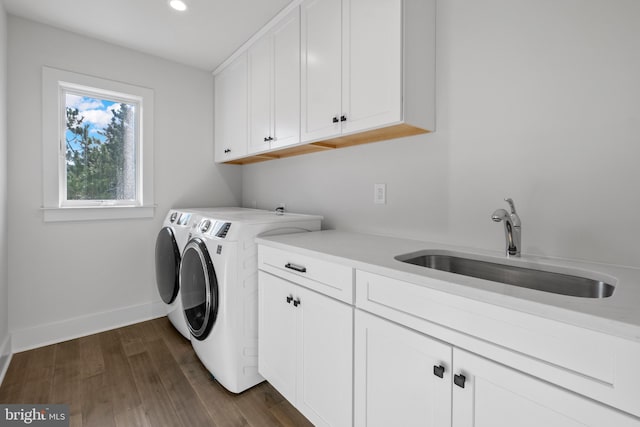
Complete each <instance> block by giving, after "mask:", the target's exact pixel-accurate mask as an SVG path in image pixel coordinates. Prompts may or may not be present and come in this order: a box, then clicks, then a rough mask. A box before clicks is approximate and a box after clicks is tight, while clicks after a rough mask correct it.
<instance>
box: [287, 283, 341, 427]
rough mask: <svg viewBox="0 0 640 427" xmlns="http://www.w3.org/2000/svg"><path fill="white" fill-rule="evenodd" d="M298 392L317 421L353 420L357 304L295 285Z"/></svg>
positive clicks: (329, 423)
mask: <svg viewBox="0 0 640 427" xmlns="http://www.w3.org/2000/svg"><path fill="white" fill-rule="evenodd" d="M294 293H295V294H296V296H297V297H298V298H299V301H300V305H299V306H298V307H297V308H298V316H299V317H298V322H299V323H298V342H299V352H300V354H299V359H298V360H299V363H300V364H299V368H298V396H297V401H296V407H297V408H298V409H299V410H300V412H302V414H304V415H305V416H306V417H307V418H309V420H310V421H311V422H312V423H313V424H314V425H316V426H336V427H337V426H351V423H352V410H353V409H352V408H353V400H352V399H353V307H352V306H350V305H347V304H344V303H342V302H339V301H336V300H334V299H332V298H329V297H326V296H324V295H321V294H318V293H315V292H313V291H310V290H307V289H305V288H302V287H299V286H296V287H295V291H294Z"/></svg>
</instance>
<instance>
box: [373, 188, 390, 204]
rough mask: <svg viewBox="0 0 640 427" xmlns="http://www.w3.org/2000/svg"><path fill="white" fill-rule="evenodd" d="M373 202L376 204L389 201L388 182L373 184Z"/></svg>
mask: <svg viewBox="0 0 640 427" xmlns="http://www.w3.org/2000/svg"><path fill="white" fill-rule="evenodd" d="M373 203H375V204H376V205H384V204H385V203H387V184H373Z"/></svg>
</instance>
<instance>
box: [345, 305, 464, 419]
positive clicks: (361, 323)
mask: <svg viewBox="0 0 640 427" xmlns="http://www.w3.org/2000/svg"><path fill="white" fill-rule="evenodd" d="M451 350H452V349H451V346H449V345H447V344H443V343H441V342H440V341H436V340H434V339H431V338H428V337H426V336H425V335H422V334H419V333H417V332H414V331H412V330H410V329H407V328H405V327H402V326H399V325H397V324H395V323H392V322H389V321H388V320H384V319H381V318H379V317H376V316H373V315H371V314H369V313H366V312H363V311H360V310H356V316H355V363H354V365H355V368H354V371H355V372H354V374H355V376H354V378H355V381H354V382H355V385H354V388H355V399H354V417H355V418H354V420H355V425H356V426H370V427H373V426H380V427H387V426H403V427H411V426H422V427H442V426H450V425H451ZM436 373H437V374H438V375H436ZM439 375H442V377H440V376H439Z"/></svg>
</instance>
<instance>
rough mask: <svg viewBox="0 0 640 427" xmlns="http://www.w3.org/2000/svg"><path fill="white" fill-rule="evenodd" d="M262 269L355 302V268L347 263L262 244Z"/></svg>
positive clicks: (260, 264)
mask: <svg viewBox="0 0 640 427" xmlns="http://www.w3.org/2000/svg"><path fill="white" fill-rule="evenodd" d="M258 265H259V268H260V270H263V271H267V272H269V273H271V274H274V275H276V276H279V277H282V278H284V279H287V280H290V281H292V282H294V283H297V284H299V285H302V286H304V287H306V288H309V289H313V290H315V291H317V292H320V293H322V294H325V295H327V296H330V297H333V298H335V299H337V300H340V301H344V302H346V303H348V304H353V269H352V268H351V267H347V266H344V265H340V264H336V263H333V262H330V261H324V260H320V259H317V258H313V257H309V256H306V255H300V254H297V253H294V252H290V251H284V250H280V249H275V248H271V247H268V246H264V245H260V246H259V247H258Z"/></svg>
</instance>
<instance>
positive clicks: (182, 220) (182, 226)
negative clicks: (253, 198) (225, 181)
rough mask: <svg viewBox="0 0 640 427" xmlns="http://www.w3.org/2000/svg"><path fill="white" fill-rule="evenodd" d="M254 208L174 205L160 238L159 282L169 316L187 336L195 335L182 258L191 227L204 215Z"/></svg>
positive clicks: (159, 289) (157, 266)
mask: <svg viewBox="0 0 640 427" xmlns="http://www.w3.org/2000/svg"><path fill="white" fill-rule="evenodd" d="M251 210H252V209H245V208H235V207H222V208H184V209H171V210H170V211H169V213H167V216H166V217H165V219H164V223H163V225H162V229H161V230H160V231H159V232H158V236H157V238H156V250H155V264H156V284H157V286H158V292H159V293H160V298H162V301H163V302H164V303H165V304H166V306H167V307H166V308H167V317H168V318H169V320H170V321H171V324H173V326H174V327H175V328H176V329H177V330H178V331H179V332H180V333H181V334H182V335H183V336H184V337H185V338H187V339H191V334H190V333H189V328H188V327H187V322H186V320H185V318H184V312H183V310H182V299H181V298H180V282H179V280H180V261H181V259H182V251H183V250H184V247H185V246H186V245H187V242H188V241H189V233H190V232H191V229H192V228H193V227H194V226H196V225H198V223H199V221H200V218H201V217H202V215H216V214H225V213H229V212H242V211H251Z"/></svg>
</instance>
